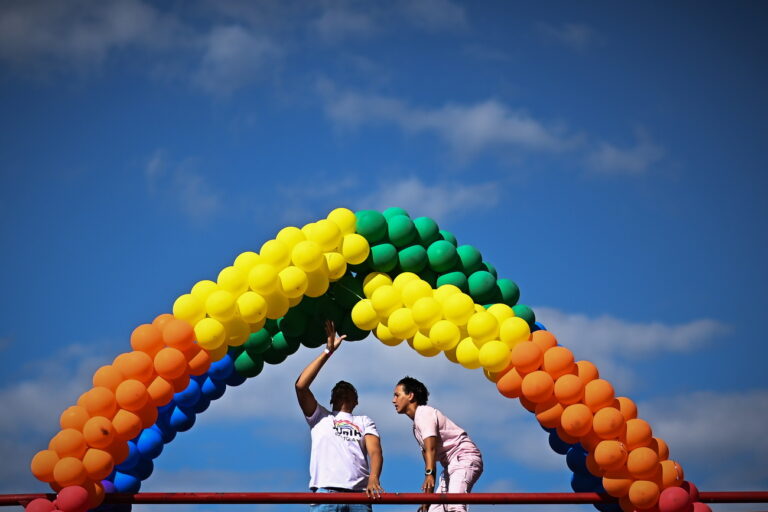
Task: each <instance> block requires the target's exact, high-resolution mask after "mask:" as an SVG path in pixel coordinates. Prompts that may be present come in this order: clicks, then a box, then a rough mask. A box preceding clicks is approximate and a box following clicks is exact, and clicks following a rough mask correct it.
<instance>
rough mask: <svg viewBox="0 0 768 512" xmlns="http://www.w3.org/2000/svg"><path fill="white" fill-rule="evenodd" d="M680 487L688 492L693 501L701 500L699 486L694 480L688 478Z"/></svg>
mask: <svg viewBox="0 0 768 512" xmlns="http://www.w3.org/2000/svg"><path fill="white" fill-rule="evenodd" d="M680 487H682V488H683V489H685V490H686V491H687V492H688V494H689V495H690V496H691V501H693V502H694V503H695V502H697V501H699V488H698V487H696V485H694V484H693V483H692V482H689V481H688V480H686V481H685V482H683V483H682V485H681V486H680Z"/></svg>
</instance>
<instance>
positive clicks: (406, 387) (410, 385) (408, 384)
mask: <svg viewBox="0 0 768 512" xmlns="http://www.w3.org/2000/svg"><path fill="white" fill-rule="evenodd" d="M397 385H398V386H403V391H405V394H406V395H407V394H409V393H413V398H414V399H415V400H416V403H417V404H419V405H427V400H428V399H429V391H428V390H427V386H425V385H424V384H422V383H421V382H419V381H418V380H416V379H414V378H413V377H403V378H402V379H400V381H398V383H397Z"/></svg>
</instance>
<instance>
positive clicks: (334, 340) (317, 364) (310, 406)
mask: <svg viewBox="0 0 768 512" xmlns="http://www.w3.org/2000/svg"><path fill="white" fill-rule="evenodd" d="M325 333H326V335H327V336H328V340H327V342H326V345H325V349H324V350H323V352H322V353H321V354H320V355H319V356H317V357H316V358H315V360H314V361H312V362H311V363H309V364H308V365H307V367H306V368H304V371H302V372H301V374H300V375H299V378H298V379H296V398H298V399H299V406H300V407H301V411H302V412H303V413H304V416H311V415H312V414H313V413H314V412H315V409H317V399H315V395H313V394H312V391H310V389H309V386H310V385H311V384H312V381H314V380H315V377H317V374H318V373H320V369H321V368H322V367H323V365H325V362H326V361H328V358H329V357H331V354H333V352H334V351H335V350H336V349H337V348H339V345H341V342H342V341H344V338H346V336H340V337H337V336H336V327H335V326H334V325H333V322H332V321H330V320H326V322H325Z"/></svg>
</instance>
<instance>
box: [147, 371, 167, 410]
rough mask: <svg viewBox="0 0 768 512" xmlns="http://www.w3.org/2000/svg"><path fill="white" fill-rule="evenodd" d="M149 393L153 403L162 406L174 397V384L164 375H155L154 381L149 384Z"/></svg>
mask: <svg viewBox="0 0 768 512" xmlns="http://www.w3.org/2000/svg"><path fill="white" fill-rule="evenodd" d="M147 393H148V394H149V399H150V400H151V401H152V405H154V406H155V407H162V406H164V405H166V404H167V403H168V402H170V401H171V400H172V399H173V393H174V391H173V384H172V383H171V381H169V380H166V379H164V378H162V377H155V379H154V380H153V381H152V383H151V384H150V385H149V386H147Z"/></svg>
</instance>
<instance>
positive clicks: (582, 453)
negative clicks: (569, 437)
mask: <svg viewBox="0 0 768 512" xmlns="http://www.w3.org/2000/svg"><path fill="white" fill-rule="evenodd" d="M565 463H566V464H567V465H568V469H570V470H571V471H573V472H574V473H589V471H588V470H587V452H586V450H584V448H582V447H581V445H578V444H577V445H574V446H572V447H571V448H570V449H569V450H568V453H567V454H566V455H565Z"/></svg>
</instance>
